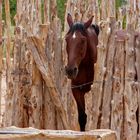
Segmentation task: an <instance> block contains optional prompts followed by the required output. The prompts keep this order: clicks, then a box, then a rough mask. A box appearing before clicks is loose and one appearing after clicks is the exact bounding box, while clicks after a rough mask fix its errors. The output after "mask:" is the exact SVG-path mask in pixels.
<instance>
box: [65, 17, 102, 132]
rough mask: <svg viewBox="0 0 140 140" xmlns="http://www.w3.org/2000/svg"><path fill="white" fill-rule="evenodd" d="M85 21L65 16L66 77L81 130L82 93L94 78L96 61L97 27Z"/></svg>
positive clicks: (83, 122) (83, 107) (82, 125)
mask: <svg viewBox="0 0 140 140" xmlns="http://www.w3.org/2000/svg"><path fill="white" fill-rule="evenodd" d="M92 19H93V17H91V18H90V19H89V20H88V21H87V22H85V23H82V22H76V23H74V22H73V19H72V17H71V15H70V14H68V16H67V22H68V24H69V27H70V29H69V31H68V33H67V34H66V50H67V55H68V64H67V66H66V67H65V71H66V74H67V77H68V78H69V79H71V87H72V92H73V96H74V98H75V100H76V103H77V107H78V121H79V124H80V129H81V131H85V125H86V118H87V115H86V113H85V99H84V95H85V93H86V92H88V91H90V89H91V85H92V83H93V78H94V63H96V61H97V45H98V34H99V27H98V26H97V25H91V24H92Z"/></svg>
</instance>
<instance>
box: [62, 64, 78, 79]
mask: <svg viewBox="0 0 140 140" xmlns="http://www.w3.org/2000/svg"><path fill="white" fill-rule="evenodd" d="M65 72H66V75H67V77H68V78H69V79H75V78H76V76H77V74H78V68H77V67H68V66H66V67H65Z"/></svg>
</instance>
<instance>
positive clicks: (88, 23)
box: [84, 16, 94, 29]
mask: <svg viewBox="0 0 140 140" xmlns="http://www.w3.org/2000/svg"><path fill="white" fill-rule="evenodd" d="M93 17H94V16H92V17H91V18H90V19H89V20H88V21H87V22H85V23H84V26H85V28H86V29H87V28H88V27H89V26H90V25H91V23H92V20H93Z"/></svg>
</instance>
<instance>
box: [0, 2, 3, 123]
mask: <svg viewBox="0 0 140 140" xmlns="http://www.w3.org/2000/svg"><path fill="white" fill-rule="evenodd" d="M2 52H3V49H2V0H0V121H1V115H2V114H1V96H2V89H1V86H2V83H1V81H2V70H3V64H2V59H3V53H2Z"/></svg>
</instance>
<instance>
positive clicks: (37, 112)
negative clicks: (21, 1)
mask: <svg viewBox="0 0 140 140" xmlns="http://www.w3.org/2000/svg"><path fill="white" fill-rule="evenodd" d="M31 5H35V6H34V7H33V9H34V13H36V14H35V17H34V18H33V19H34V20H33V23H31V24H33V27H31V28H32V30H35V29H38V27H39V25H40V24H41V23H42V20H41V1H38V0H37V1H35V2H34V1H32V3H31ZM32 14H33V13H32ZM33 33H34V34H37V33H36V31H33ZM31 65H32V86H31V97H30V103H31V106H30V107H31V108H32V113H31V114H30V117H29V126H33V127H35V128H39V129H41V128H43V79H42V76H41V73H40V71H39V70H38V68H37V67H36V64H35V62H34V60H33V59H32V64H31Z"/></svg>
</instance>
